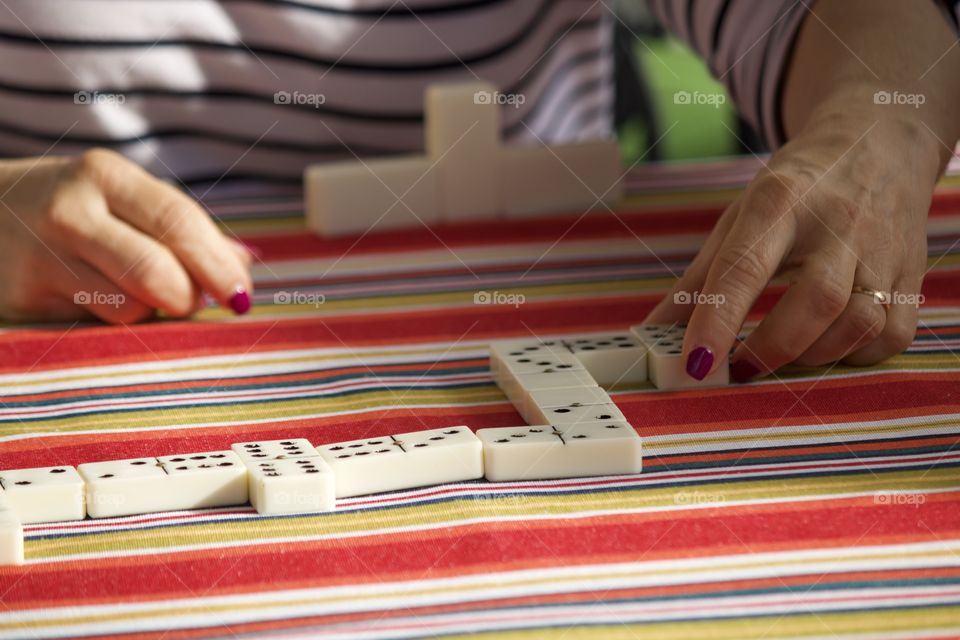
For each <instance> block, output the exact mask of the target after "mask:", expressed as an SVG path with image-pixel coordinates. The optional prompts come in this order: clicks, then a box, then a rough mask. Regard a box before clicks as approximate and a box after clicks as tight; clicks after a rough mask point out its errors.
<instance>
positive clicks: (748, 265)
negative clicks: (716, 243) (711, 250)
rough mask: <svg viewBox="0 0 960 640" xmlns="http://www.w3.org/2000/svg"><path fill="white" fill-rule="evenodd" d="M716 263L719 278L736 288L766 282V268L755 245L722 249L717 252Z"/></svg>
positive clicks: (755, 285)
mask: <svg viewBox="0 0 960 640" xmlns="http://www.w3.org/2000/svg"><path fill="white" fill-rule="evenodd" d="M716 263H717V264H716V266H717V267H718V268H719V270H720V271H719V276H720V277H719V280H720V281H721V282H728V283H729V284H731V285H732V286H733V287H735V288H737V289H740V288H751V287H754V288H756V287H760V286H763V285H765V284H766V281H767V269H766V267H765V265H764V260H763V258H762V257H761V256H760V254H759V252H758V251H757V249H756V248H755V247H749V246H742V245H740V246H734V247H730V248H727V249H724V250H723V251H721V252H720V253H718V254H717V258H716Z"/></svg>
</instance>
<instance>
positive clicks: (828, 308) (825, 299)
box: [809, 279, 850, 319]
mask: <svg viewBox="0 0 960 640" xmlns="http://www.w3.org/2000/svg"><path fill="white" fill-rule="evenodd" d="M849 299H850V292H849V291H848V290H847V288H846V287H844V286H843V285H842V284H840V283H839V282H837V281H836V280H829V279H823V280H822V281H821V283H820V284H819V285H818V286H817V288H816V289H815V291H814V294H813V295H812V296H810V299H809V304H810V313H811V314H813V315H814V316H815V317H818V318H830V319H832V318H836V317H837V316H839V315H840V314H841V313H843V310H844V309H845V308H846V306H847V302H848V301H849Z"/></svg>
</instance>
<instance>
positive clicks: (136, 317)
mask: <svg viewBox="0 0 960 640" xmlns="http://www.w3.org/2000/svg"><path fill="white" fill-rule="evenodd" d="M70 271H71V272H72V273H73V274H74V277H62V278H59V279H58V282H59V283H60V284H59V285H58V287H57V289H58V291H59V293H60V294H61V295H62V296H63V298H64V299H65V300H67V301H72V302H73V304H74V305H75V306H76V307H77V308H79V309H83V310H84V311H85V312H86V313H87V314H92V315H94V316H96V317H97V318H100V319H101V320H103V321H104V322H109V323H111V324H133V323H135V322H141V321H143V320H147V319H149V318H151V317H153V314H154V309H153V307H152V306H150V305H149V304H146V303H144V302H142V301H140V300H138V299H136V298H135V297H133V296H131V295H129V294H128V293H127V292H126V291H124V290H123V289H121V288H120V287H118V286H117V285H116V284H114V283H113V282H111V281H110V280H109V279H108V278H106V277H105V276H104V275H102V274H101V273H99V272H98V271H96V270H95V269H93V268H92V267H90V266H88V265H85V264H83V263H81V262H78V261H73V263H72V264H71V265H70ZM65 275H66V274H65ZM78 315H82V314H78Z"/></svg>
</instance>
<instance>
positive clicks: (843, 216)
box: [823, 194, 868, 230]
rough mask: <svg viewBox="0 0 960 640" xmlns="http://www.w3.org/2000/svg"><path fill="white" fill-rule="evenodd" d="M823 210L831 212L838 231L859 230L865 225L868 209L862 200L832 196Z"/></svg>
mask: <svg viewBox="0 0 960 640" xmlns="http://www.w3.org/2000/svg"><path fill="white" fill-rule="evenodd" d="M823 210H824V211H825V212H829V215H830V218H831V220H833V221H834V225H835V226H836V227H837V228H838V229H841V230H847V229H857V228H859V227H860V226H861V225H862V224H863V223H864V221H865V219H866V218H867V211H868V208H867V207H866V206H865V205H864V204H863V201H862V200H860V199H857V198H851V197H849V196H843V195H837V194H831V195H829V196H827V198H826V201H825V203H824V204H823Z"/></svg>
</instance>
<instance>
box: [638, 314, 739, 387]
mask: <svg viewBox="0 0 960 640" xmlns="http://www.w3.org/2000/svg"><path fill="white" fill-rule="evenodd" d="M686 330H687V325H685V324H676V325H637V326H634V327H631V331H632V332H633V334H634V335H635V336H637V339H639V340H640V341H641V342H643V343H645V344H646V345H647V348H648V349H649V351H648V352H647V373H648V375H649V376H650V381H651V382H653V384H654V385H656V387H657V388H658V389H687V388H691V387H714V386H722V385H726V384H729V382H730V371H729V358H728V356H726V355H724V356H723V358H721V359H720V361H719V362H718V363H716V365H715V369H714V371H713V373H710V374H709V375H707V377H705V378H704V379H703V380H699V381H698V380H695V379H693V378H691V377H690V376H689V375H688V374H687V371H686V363H685V362H684V361H683V338H684V335H685V333H686Z"/></svg>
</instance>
